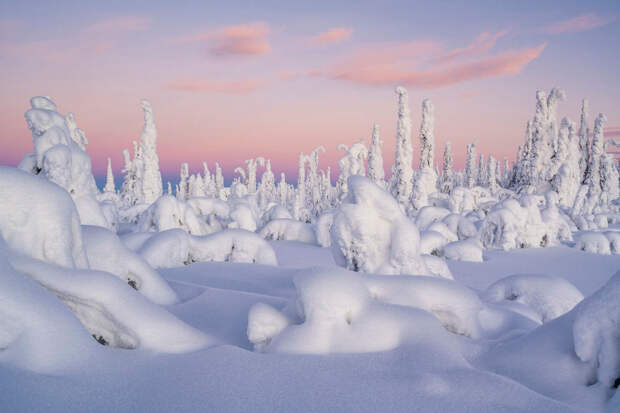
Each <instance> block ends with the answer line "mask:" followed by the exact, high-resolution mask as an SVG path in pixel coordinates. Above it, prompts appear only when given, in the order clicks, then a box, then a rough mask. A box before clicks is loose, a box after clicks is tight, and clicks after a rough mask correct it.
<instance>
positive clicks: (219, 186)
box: [215, 162, 226, 200]
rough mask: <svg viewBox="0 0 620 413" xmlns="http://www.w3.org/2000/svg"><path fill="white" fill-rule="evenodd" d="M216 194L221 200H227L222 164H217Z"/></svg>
mask: <svg viewBox="0 0 620 413" xmlns="http://www.w3.org/2000/svg"><path fill="white" fill-rule="evenodd" d="M215 192H216V194H217V197H218V198H219V199H221V200H225V199H226V194H225V193H224V176H223V175H222V168H220V164H219V163H217V162H216V163H215Z"/></svg>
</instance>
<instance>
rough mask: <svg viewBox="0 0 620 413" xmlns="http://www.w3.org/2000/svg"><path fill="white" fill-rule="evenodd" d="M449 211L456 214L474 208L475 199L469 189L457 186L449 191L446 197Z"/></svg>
mask: <svg viewBox="0 0 620 413" xmlns="http://www.w3.org/2000/svg"><path fill="white" fill-rule="evenodd" d="M448 205H449V207H450V211H452V212H453V213H456V214H462V213H465V212H469V211H473V210H475V209H476V200H475V198H474V194H473V193H472V191H471V189H469V188H465V187H462V186H457V187H456V188H454V189H452V192H450V198H449V199H448Z"/></svg>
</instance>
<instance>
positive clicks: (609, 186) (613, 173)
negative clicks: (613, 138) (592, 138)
mask: <svg viewBox="0 0 620 413" xmlns="http://www.w3.org/2000/svg"><path fill="white" fill-rule="evenodd" d="M619 186H620V181H619V175H618V168H617V165H616V161H615V159H614V156H613V155H611V154H608V153H606V154H603V157H602V160H601V189H602V194H601V195H602V196H601V204H602V205H603V206H604V207H607V206H609V204H610V203H611V202H612V201H614V200H616V199H618V196H620V193H619V191H620V188H619Z"/></svg>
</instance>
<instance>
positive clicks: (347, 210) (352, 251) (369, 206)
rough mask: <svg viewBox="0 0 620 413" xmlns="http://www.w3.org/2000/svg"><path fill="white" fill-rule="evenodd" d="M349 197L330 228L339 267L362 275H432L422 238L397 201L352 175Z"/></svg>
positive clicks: (364, 180) (367, 181)
mask: <svg viewBox="0 0 620 413" xmlns="http://www.w3.org/2000/svg"><path fill="white" fill-rule="evenodd" d="M348 188H349V192H348V196H347V198H346V199H345V200H344V201H343V203H342V204H341V205H340V207H339V208H338V209H337V210H336V212H335V215H334V223H333V225H332V228H331V238H332V245H331V248H332V253H333V256H334V259H335V261H336V263H337V264H339V265H341V266H343V267H345V268H348V269H351V270H354V271H361V272H369V273H381V274H417V275H426V274H429V272H428V269H427V268H426V265H425V264H424V261H423V260H422V259H421V258H420V253H419V248H420V235H419V233H418V229H417V228H416V226H415V225H414V224H413V223H412V222H411V221H409V219H408V218H407V217H406V216H405V214H404V213H403V212H402V210H401V208H400V206H399V204H398V202H396V200H395V199H394V198H393V197H392V196H391V195H390V194H388V193H387V192H386V191H384V190H383V189H382V188H380V187H378V186H377V185H375V184H374V183H373V182H372V181H370V180H369V179H367V178H365V177H362V176H352V177H350V178H349V182H348Z"/></svg>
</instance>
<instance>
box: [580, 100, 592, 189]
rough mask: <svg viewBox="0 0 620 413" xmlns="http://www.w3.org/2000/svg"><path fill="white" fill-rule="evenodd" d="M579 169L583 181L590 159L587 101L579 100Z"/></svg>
mask: <svg viewBox="0 0 620 413" xmlns="http://www.w3.org/2000/svg"><path fill="white" fill-rule="evenodd" d="M579 152H580V153H581V156H580V158H579V169H580V171H581V176H582V180H583V182H584V183H585V179H586V175H587V169H588V162H589V160H590V128H589V127H588V101H587V100H586V99H583V100H582V101H581V116H580V120H579Z"/></svg>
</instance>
